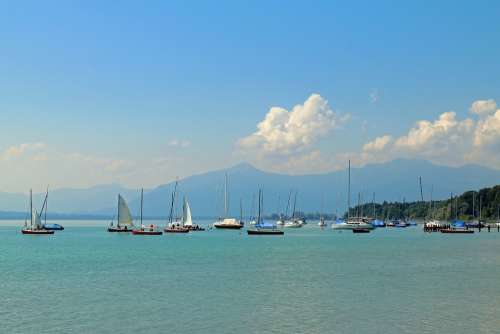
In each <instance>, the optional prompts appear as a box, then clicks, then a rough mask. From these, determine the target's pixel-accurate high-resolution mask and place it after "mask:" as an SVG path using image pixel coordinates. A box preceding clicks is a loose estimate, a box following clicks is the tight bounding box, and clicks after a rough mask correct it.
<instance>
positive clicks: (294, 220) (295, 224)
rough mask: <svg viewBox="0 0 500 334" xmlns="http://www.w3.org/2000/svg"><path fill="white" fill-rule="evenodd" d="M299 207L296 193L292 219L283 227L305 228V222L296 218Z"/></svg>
mask: <svg viewBox="0 0 500 334" xmlns="http://www.w3.org/2000/svg"><path fill="white" fill-rule="evenodd" d="M296 205H297V192H295V199H294V201H293V211H292V218H291V219H290V220H287V221H285V223H284V224H283V227H286V228H301V227H302V226H304V220H303V219H301V218H299V217H296V214H297V212H296V211H295V208H296Z"/></svg>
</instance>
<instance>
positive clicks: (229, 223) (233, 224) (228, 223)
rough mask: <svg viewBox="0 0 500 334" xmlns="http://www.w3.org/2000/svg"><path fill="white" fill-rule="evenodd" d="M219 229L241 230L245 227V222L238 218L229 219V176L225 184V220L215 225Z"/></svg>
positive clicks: (220, 219)
mask: <svg viewBox="0 0 500 334" xmlns="http://www.w3.org/2000/svg"><path fill="white" fill-rule="evenodd" d="M214 227H215V228H218V229H229V230H239V229H241V228H242V227H243V221H241V220H240V221H238V219H236V218H228V194H227V174H226V178H225V182H224V218H219V220H217V221H216V222H215V223H214Z"/></svg>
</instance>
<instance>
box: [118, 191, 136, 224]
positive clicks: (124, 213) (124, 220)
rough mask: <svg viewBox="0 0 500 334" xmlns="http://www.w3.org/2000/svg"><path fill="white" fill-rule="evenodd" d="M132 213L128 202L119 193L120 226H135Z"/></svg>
mask: <svg viewBox="0 0 500 334" xmlns="http://www.w3.org/2000/svg"><path fill="white" fill-rule="evenodd" d="M133 225H134V223H133V221H132V215H131V214H130V209H129V208H128V205H127V202H125V200H124V199H123V197H122V196H121V195H118V226H133Z"/></svg>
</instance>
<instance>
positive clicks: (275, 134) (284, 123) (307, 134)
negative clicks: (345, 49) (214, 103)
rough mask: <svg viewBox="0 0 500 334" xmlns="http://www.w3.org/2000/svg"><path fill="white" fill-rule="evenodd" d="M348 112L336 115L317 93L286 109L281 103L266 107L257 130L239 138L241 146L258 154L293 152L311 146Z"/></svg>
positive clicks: (284, 154)
mask: <svg viewBox="0 0 500 334" xmlns="http://www.w3.org/2000/svg"><path fill="white" fill-rule="evenodd" d="M347 117H348V116H343V117H341V116H339V115H338V114H337V113H335V112H334V111H333V110H332V108H331V107H330V106H329V105H328V101H327V100H325V99H324V98H323V97H321V96H320V95H318V94H312V95H311V96H310V97H309V98H308V99H307V100H306V101H305V102H304V104H298V105H296V106H295V107H293V108H292V110H291V111H288V110H286V109H284V108H281V107H272V108H271V109H269V111H268V113H267V114H266V116H265V118H264V120H263V121H261V122H260V123H259V124H258V125H257V131H256V132H254V133H253V134H251V135H250V136H247V137H245V138H242V139H240V140H239V142H238V145H239V147H240V148H241V149H243V150H251V151H255V152H258V153H259V154H260V155H263V156H266V155H283V156H286V155H292V154H297V153H300V152H304V151H305V150H307V149H309V148H311V146H312V145H313V144H314V143H315V142H316V141H317V140H318V139H319V138H321V137H324V136H325V135H327V134H328V133H329V132H330V131H331V130H332V129H334V128H335V127H337V126H339V124H341V123H342V122H343V121H345V120H346V118H347Z"/></svg>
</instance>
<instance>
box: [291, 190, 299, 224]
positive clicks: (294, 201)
mask: <svg viewBox="0 0 500 334" xmlns="http://www.w3.org/2000/svg"><path fill="white" fill-rule="evenodd" d="M297 193H298V191H295V199H294V200H293V213H292V218H295V206H296V205H297Z"/></svg>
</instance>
